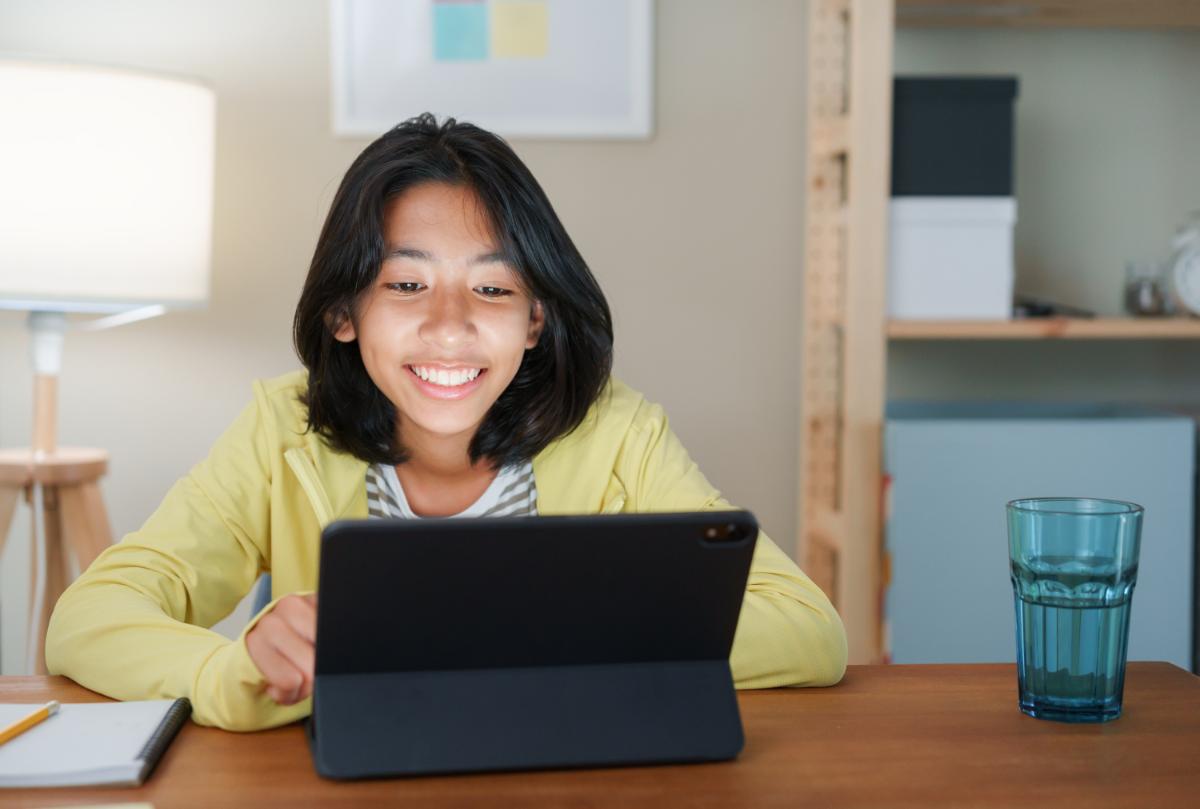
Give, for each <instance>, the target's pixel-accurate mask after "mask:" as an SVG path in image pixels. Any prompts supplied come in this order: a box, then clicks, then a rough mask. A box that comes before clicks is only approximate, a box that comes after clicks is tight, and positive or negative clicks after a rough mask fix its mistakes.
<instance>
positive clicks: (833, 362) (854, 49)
mask: <svg viewBox="0 0 1200 809" xmlns="http://www.w3.org/2000/svg"><path fill="white" fill-rule="evenodd" d="M893 23H895V24H897V25H901V26H913V27H917V26H920V27H931V26H932V27H958V26H972V27H981V26H982V27H1023V28H1045V27H1097V28H1129V29H1154V28H1164V29H1168V28H1169V29H1180V28H1191V29H1200V2H1195V0H1007V1H1006V0H810V3H809V19H808V71H807V91H808V99H807V110H808V117H807V128H808V132H807V135H808V140H807V165H806V175H807V176H806V199H805V234H806V235H805V266H804V299H803V318H804V320H803V331H802V345H801V356H802V367H801V385H802V389H801V397H800V410H801V412H800V448H799V460H800V464H799V470H800V481H799V493H800V497H799V498H798V499H799V503H798V505H799V508H800V512H799V520H798V526H799V531H798V537H797V543H796V554H797V558H799V559H800V560H801V561H802V563H803V565H804V567H805V570H806V571H807V572H808V573H809V575H810V576H812V578H813V579H814V580H815V581H816V582H817V584H818V585H820V586H821V587H822V588H823V589H824V590H825V592H826V593H828V594H829V595H830V597H831V598H832V599H833V601H834V604H835V605H836V606H837V608H838V611H839V612H840V614H841V616H842V619H843V621H844V622H845V624H846V630H847V635H848V637H849V642H850V661H851V662H852V663H870V662H878V661H880V660H882V659H883V654H884V637H883V630H882V618H883V615H882V597H883V593H884V588H885V587H886V585H887V581H888V575H889V574H888V571H887V560H886V557H885V555H884V553H883V541H882V511H883V495H882V491H883V480H882V463H881V461H882V457H881V446H880V445H881V441H882V436H883V430H882V428H883V410H884V399H885V390H886V388H885V375H886V368H887V346H888V342H889V340H911V341H917V340H1184V339H1200V320H1192V319H1186V318H1169V319H1168V318H1163V319H1149V318H1147V319H1133V318H1097V319H1086V320H1084V319H1073V318H1055V319H1045V320H1043V319H1037V320H1021V321H991V322H987V321H984V322H979V321H973V322H925V321H891V322H889V321H888V320H887V316H886V302H885V289H886V277H887V252H886V251H887V240H886V234H887V204H888V194H889V188H888V181H889V163H890V153H889V148H890V139H891V138H890V136H891V85H892V45H893V38H894V25H893Z"/></svg>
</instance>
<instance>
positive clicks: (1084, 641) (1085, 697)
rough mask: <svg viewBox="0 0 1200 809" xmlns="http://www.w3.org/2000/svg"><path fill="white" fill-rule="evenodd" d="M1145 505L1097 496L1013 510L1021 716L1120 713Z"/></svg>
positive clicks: (1065, 718)
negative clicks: (1130, 611) (1130, 610)
mask: <svg viewBox="0 0 1200 809" xmlns="http://www.w3.org/2000/svg"><path fill="white" fill-rule="evenodd" d="M1142 514H1143V511H1142V507H1141V506H1139V505H1136V504H1134V503H1125V502H1122V501H1119V500H1102V499H1096V498H1083V497H1078V498H1065V497H1058V498H1032V499H1027V500H1014V501H1012V502H1011V503H1009V504H1008V551H1009V560H1010V562H1011V568H1012V583H1013V601H1014V603H1015V606H1016V614H1017V690H1018V694H1019V704H1020V707H1021V710H1022V711H1024V712H1025V713H1027V714H1029V715H1030V716H1035V717H1037V718H1039V719H1055V720H1058V721H1062V722H1107V721H1109V720H1112V719H1116V718H1117V717H1119V716H1120V715H1121V696H1122V692H1123V691H1124V687H1125V657H1126V652H1127V650H1128V644H1129V608H1130V605H1131V603H1132V599H1133V586H1134V583H1135V582H1136V581H1137V568H1138V549H1139V546H1140V543H1141V533H1142Z"/></svg>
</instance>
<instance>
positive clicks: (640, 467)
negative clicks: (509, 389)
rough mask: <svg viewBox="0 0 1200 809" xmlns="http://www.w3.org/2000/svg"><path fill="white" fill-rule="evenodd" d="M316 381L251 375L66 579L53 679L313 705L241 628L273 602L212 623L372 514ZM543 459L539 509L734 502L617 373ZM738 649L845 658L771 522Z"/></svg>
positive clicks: (766, 669) (220, 701)
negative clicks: (105, 545) (85, 564)
mask: <svg viewBox="0 0 1200 809" xmlns="http://www.w3.org/2000/svg"><path fill="white" fill-rule="evenodd" d="M305 380H306V376H305V373H304V372H303V371H298V372H294V373H291V374H287V375H285V376H282V377H279V378H276V379H273V380H268V381H262V382H256V383H255V384H254V399H253V401H252V402H251V403H250V405H249V406H248V407H247V408H246V409H245V410H244V411H243V412H242V413H241V415H240V416H239V417H238V418H237V420H236V421H235V422H234V423H233V425H232V426H231V427H230V428H229V429H228V430H227V431H226V432H225V434H224V435H223V436H222V437H221V438H220V439H219V440H218V441H217V443H216V445H215V446H214V447H213V449H212V451H211V452H210V454H209V456H208V458H206V459H205V460H204V461H202V462H201V463H200V464H198V465H197V466H196V467H195V468H193V469H192V470H191V472H190V473H189V474H188V475H187V477H185V478H183V479H182V480H181V481H179V482H178V483H176V484H175V486H174V487H172V488H171V490H170V491H169V492H168V493H167V496H166V498H165V499H164V500H163V503H162V505H161V506H159V508H158V510H157V511H155V512H154V514H153V515H152V516H151V517H150V519H149V520H147V521H146V524H145V525H144V526H143V527H142V528H141V530H139V531H135V532H133V533H132V534H129V535H128V536H126V537H125V538H124V539H123V540H121V542H119V543H117V544H116V545H113V546H112V547H111V548H109V549H107V550H106V551H104V553H102V554H101V555H100V556H99V557H98V558H97V559H96V561H95V562H93V563H92V565H91V566H90V567H89V568H88V569H87V571H86V572H85V573H84V574H83V575H82V576H80V577H79V579H78V580H77V581H76V582H75V583H74V584H72V585H71V587H70V588H68V589H67V591H66V592H65V593H64V594H63V596H62V598H61V599H60V600H59V602H58V604H57V606H56V607H55V609H54V614H53V616H52V617H51V620H50V627H49V631H48V634H47V637H46V665H47V666H48V668H49V670H50V672H51V673H52V674H65V675H66V676H68V677H70V678H72V679H73V680H75V681H76V682H78V683H80V684H81V685H84V686H86V687H88V688H90V689H92V690H94V691H99V692H100V693H102V694H107V695H108V696H111V697H115V698H117V699H162V698H174V697H188V698H189V699H190V700H191V701H192V705H193V711H194V712H193V714H192V716H193V718H194V719H195V720H196V721H197V722H198V723H200V724H203V725H216V726H218V727H222V728H226V729H228V730H258V729H262V728H269V727H274V726H277V725H282V724H285V723H288V722H292V721H294V720H296V719H300V718H302V717H304V716H306V715H308V714H309V713H310V712H311V709H312V702H311V699H305V700H303V701H301V702H299V703H297V704H295V705H289V706H285V705H279V704H277V703H276V702H274V701H273V700H272V699H271V698H270V697H268V696H267V695H266V693H265V691H264V679H263V676H262V673H261V672H260V671H259V670H258V668H257V667H256V666H255V665H254V662H253V661H252V660H251V659H250V656H249V654H248V653H247V651H246V643H245V638H246V633H247V632H248V631H249V630H250V629H251V628H252V627H253V626H254V624H255V622H256V621H257V620H258V618H259V617H261V616H262V615H263V614H265V613H266V612H267V611H268V610H270V609H271V607H273V606H274V604H275V601H272V602H271V604H270V605H268V606H267V607H266V608H264V610H263V611H262V612H260V613H259V615H258V616H255V618H254V620H252V621H251V622H250V624H249V625H248V626H247V627H246V629H245V630H243V632H242V634H241V636H240V637H239V638H238V639H237V640H233V641H231V640H229V639H228V638H225V637H223V636H222V635H220V634H218V633H216V632H213V631H212V630H211V629H208V627H211V626H212V625H213V624H214V623H216V622H217V621H219V620H221V619H222V618H224V617H225V616H226V615H228V614H229V613H230V612H231V611H232V610H233V608H234V607H235V606H237V604H238V603H239V602H240V601H241V599H242V598H243V597H244V596H245V595H246V594H247V593H248V592H249V591H250V589H251V587H253V585H254V582H255V580H256V579H257V578H258V576H259V574H260V573H263V572H265V571H270V573H271V580H272V589H273V593H272V595H273V596H274V598H275V599H276V600H278V599H279V598H281V597H283V596H285V595H288V594H290V593H303V592H311V591H313V590H315V589H316V585H317V561H318V549H319V543H320V536H321V529H322V528H323V527H324V526H325V525H326V524H327V523H329V522H331V521H333V520H335V519H350V518H356V519H364V518H366V516H367V500H366V485H365V476H366V467H367V464H366V462H364V461H361V460H359V459H358V458H355V457H353V456H351V455H348V454H346V453H343V452H338V451H336V450H334V449H332V448H331V447H329V445H328V444H326V443H325V441H324V440H323V439H321V438H320V437H319V436H317V435H315V434H313V433H311V432H307V431H306V419H305V409H304V407H303V405H301V404H300V402H299V396H300V394H301V393H302V392H303V390H304V385H305ZM533 472H534V479H535V481H536V484H537V509H538V513H539V514H544V515H551V514H595V513H610V512H618V511H628V512H647V511H699V510H704V509H728V508H731V506H730V505H729V504H728V503H727V502H726V501H725V500H723V499H722V498H721V495H720V493H719V492H718V491H717V490H716V489H714V488H713V487H712V486H711V485H710V484H709V482H708V481H707V480H705V478H704V476H703V475H702V474H701V473H700V470H699V469H698V468H697V467H696V465H695V463H693V462H692V460H691V459H690V458H689V457H688V454H687V452H686V451H685V450H684V448H683V446H682V445H681V444H680V442H679V440H678V439H677V438H676V437H675V435H674V434H673V433H672V432H671V430H670V429H669V428H668V427H667V419H666V416H665V415H664V414H663V411H662V408H661V407H659V406H658V405H654V404H650V403H648V402H647V401H646V400H645V399H644V398H643V397H642V396H641V395H640V394H638V393H636V392H635V391H633V390H631V389H630V388H628V387H626V386H625V385H623V384H621V383H620V382H617V381H615V380H613V381H612V382H611V383H610V384H609V385H608V386H607V387H606V388H605V391H604V393H603V394H602V395H601V396H600V398H599V400H598V401H597V402H596V403H595V404H594V405H593V406H592V408H591V410H590V411H589V412H588V415H587V417H586V418H585V419H584V421H583V423H582V424H581V425H580V426H579V427H578V428H576V429H575V430H574V431H573V432H571V433H570V434H569V435H566V436H563V437H561V438H559V439H558V440H556V441H555V442H554V443H552V444H551V445H550V446H548V447H547V448H546V449H545V450H543V451H542V452H541V453H539V454H538V455H537V456H536V457H535V458H534V459H533ZM662 573H663V575H664V576H669V575H670V571H666V570H664V571H663V572H662ZM453 597H454V595H453V593H447V594H446V598H447V599H450V598H453ZM730 662H731V666H732V669H733V676H734V679H735V681H736V684H737V686H738V687H739V688H765V687H771V686H781V685H832V684H833V683H836V682H837V681H838V680H840V679H841V677H842V674H843V672H844V671H845V666H846V636H845V630H844V629H843V628H842V623H841V620H840V619H839V618H838V615H837V613H836V612H835V611H834V609H833V606H832V605H831V604H830V603H829V600H828V599H827V598H826V597H825V595H824V594H823V593H822V592H821V590H820V589H819V588H818V587H817V586H816V585H814V584H813V583H812V581H811V580H810V579H809V578H808V577H807V576H805V575H804V574H803V573H802V572H801V571H800V569H799V568H797V567H796V565H795V564H794V563H793V562H792V561H791V559H789V558H788V556H787V555H786V554H784V553H783V552H782V551H781V550H780V549H779V548H778V547H777V546H776V545H775V543H773V542H772V541H771V540H770V539H769V538H767V536H766V535H765V534H759V537H758V545H757V548H756V550H755V552H754V561H753V564H752V567H751V570H750V579H749V583H748V584H747V586H746V597H745V600H744V603H743V605H742V612H741V616H740V618H739V622H738V627H737V634H736V636H735V639H734V643H733V651H732V654H731V656H730Z"/></svg>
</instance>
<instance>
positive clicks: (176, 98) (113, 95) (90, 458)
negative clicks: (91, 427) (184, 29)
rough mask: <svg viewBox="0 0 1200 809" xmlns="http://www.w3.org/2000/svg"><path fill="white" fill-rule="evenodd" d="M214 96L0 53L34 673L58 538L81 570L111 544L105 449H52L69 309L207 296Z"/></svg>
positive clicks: (4, 520)
mask: <svg viewBox="0 0 1200 809" xmlns="http://www.w3.org/2000/svg"><path fill="white" fill-rule="evenodd" d="M215 107H216V104H215V99H214V97H213V93H212V90H211V89H209V88H207V87H204V86H202V85H199V84H196V83H194V82H190V81H182V80H179V79H177V78H173V77H164V76H158V75H150V74H146V73H141V72H134V71H128V70H120V69H113V68H102V67H90V66H75V65H63V64H52V63H46V62H36V61H28V60H11V59H0V114H2V115H3V118H4V123H3V125H2V126H0V178H3V179H2V180H0V308H2V309H18V310H22V311H26V312H29V318H28V324H29V332H30V338H31V340H30V342H31V349H32V351H31V354H32V360H33V378H34V386H33V389H34V410H33V413H34V416H33V430H32V447H31V448H27V449H15V450H0V549H2V548H3V545H4V541H5V537H6V536H7V534H8V529H9V525H10V523H11V520H12V516H13V513H14V511H15V509H16V503H17V499H18V496H19V495H22V494H23V495H24V497H25V499H26V501H27V502H28V503H29V504H30V506H31V509H32V514H33V519H32V520H31V523H32V526H33V531H32V539H31V542H32V547H31V549H30V550H31V553H30V557H31V559H32V565H31V582H30V593H31V603H30V611H29V613H30V614H29V640H30V644H29V649H30V660H31V666H30V668H31V669H32V670H33V671H34V672H36V673H44V671H45V656H44V654H43V648H44V643H45V633H46V625H47V623H48V622H49V618H50V612H51V610H52V609H53V606H54V604H55V602H56V601H57V600H58V597H59V595H61V593H62V591H63V589H65V587H66V583H67V581H68V578H69V575H70V573H69V567H68V563H67V555H66V553H65V550H66V548H68V547H69V548H70V549H71V550H73V551H74V553H75V556H76V558H77V562H78V565H79V569H80V570H83V569H84V568H86V567H87V565H88V564H90V563H91V561H92V560H93V559H94V558H95V557H96V555H97V554H99V552H100V551H101V550H103V549H104V548H105V547H107V546H108V545H109V544H111V542H112V538H111V534H110V532H109V527H108V518H107V515H106V514H105V510H104V504H103V500H102V499H101V497H100V489H99V485H98V480H99V478H100V477H101V476H102V475H103V474H104V473H105V471H106V469H107V464H108V455H107V453H105V452H104V451H103V450H99V449H79V448H64V447H59V446H58V445H57V437H56V432H57V430H56V404H57V396H58V376H59V369H60V366H61V363H62V349H63V341H64V336H65V333H66V331H67V329H68V323H69V321H68V318H67V315H68V314H69V313H84V314H85V315H86V314H88V313H91V314H95V315H98V316H100V317H99V319H97V320H93V321H90V322H87V323H84V324H83V326H82V327H83V328H89V327H90V328H96V327H107V326H111V325H118V324H120V323H122V322H128V321H130V320H135V319H140V318H143V317H148V316H151V315H155V314H161V313H162V312H164V311H166V310H167V309H169V308H175V307H194V306H199V305H202V304H203V303H204V302H205V301H206V300H207V298H208V284H209V265H210V252H211V231H212V200H213V151H214V148H213V144H214V129H215V125H214V119H215ZM39 567H40V569H41V573H42V575H39Z"/></svg>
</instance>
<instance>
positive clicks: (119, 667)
mask: <svg viewBox="0 0 1200 809" xmlns="http://www.w3.org/2000/svg"><path fill="white" fill-rule="evenodd" d="M255 392H256V400H255V402H254V403H252V404H251V405H250V406H249V407H247V408H246V410H245V411H243V412H242V414H241V415H240V416H239V417H238V419H237V421H235V422H234V424H233V425H232V426H231V427H230V428H229V430H227V431H226V433H225V435H223V436H222V437H221V438H220V440H219V441H218V442H217V444H216V445H215V446H214V448H213V450H212V452H211V453H210V455H209V457H208V458H207V459H205V460H204V461H203V462H201V463H200V464H199V465H198V466H196V467H195V468H194V469H192V471H191V472H190V473H189V474H188V475H187V477H185V478H184V479H183V480H181V481H179V482H178V483H177V484H175V486H174V487H172V488H171V490H170V492H168V493H167V496H166V498H165V499H164V500H163V503H162V505H161V506H160V507H159V508H158V510H157V511H156V512H155V513H154V514H153V515H152V516H151V517H150V519H149V520H147V521H146V524H145V525H144V526H143V527H142V528H141V530H139V531H135V532H134V533H132V534H129V535H128V536H126V537H125V538H124V539H123V540H122V541H121V542H120V543H118V544H116V545H113V546H112V547H111V548H109V549H107V550H106V551H104V552H103V553H102V554H100V556H99V557H97V559H96V561H95V562H93V563H92V565H91V566H90V567H89V568H88V569H87V571H86V572H85V573H84V574H83V575H82V576H80V577H79V579H78V580H77V581H76V582H75V583H74V584H72V585H71V587H69V588H68V589H67V591H66V592H65V593H64V594H63V596H62V598H61V599H59V602H58V604H57V606H56V607H55V609H54V614H53V616H52V617H51V620H50V626H49V630H48V632H47V636H46V665H47V667H48V669H49V671H50V673H51V674H65V675H67V676H68V677H70V678H71V679H73V680H75V681H76V682H78V683H80V684H81V685H84V686H86V687H88V688H91V689H92V690H94V691H99V692H100V693H102V694H106V695H108V696H110V697H116V698H117V699H161V698H175V697H188V698H189V699H190V700H191V701H192V706H193V714H192V716H193V718H194V719H195V720H196V721H197V722H198V723H200V724H204V725H217V726H219V727H223V728H226V729H229V730H251V729H258V728H264V727H272V726H275V725H280V724H284V723H286V722H290V721H293V720H295V719H297V718H299V717H301V716H303V715H305V714H307V713H308V710H309V704H308V701H307V700H306V701H304V702H301V703H297V704H296V705H292V706H288V707H282V706H279V705H278V704H276V703H275V702H274V701H272V700H271V699H270V698H269V697H267V696H266V695H265V694H264V693H262V689H263V678H262V675H261V673H260V672H259V671H258V669H257V668H256V667H255V666H254V664H253V662H251V660H250V656H249V655H248V654H247V652H246V644H245V641H244V638H245V635H246V632H248V631H249V630H250V628H251V627H247V628H246V630H244V631H243V633H242V636H241V637H240V638H238V639H237V640H234V641H230V640H229V639H228V638H225V637H223V636H222V635H219V634H218V633H216V632H213V631H212V630H210V629H207V628H206V627H210V626H212V625H213V624H214V623H216V622H217V621H219V620H221V619H222V618H224V617H225V616H226V615H228V614H229V613H230V612H231V611H232V610H233V608H234V607H235V606H237V604H238V602H239V601H240V600H241V599H242V598H243V597H244V596H245V595H246V593H247V592H249V590H250V588H251V587H252V586H253V584H254V582H255V580H256V579H257V578H258V575H259V572H260V571H261V570H262V569H263V568H264V559H265V558H267V554H268V552H269V550H268V549H269V547H270V545H269V532H270V519H269V511H270V504H269V496H270V484H271V476H272V474H273V471H277V470H272V463H271V460H270V459H269V454H268V451H267V447H268V445H269V442H268V440H267V429H269V425H268V424H267V423H266V422H267V420H266V419H264V418H263V417H262V415H261V414H262V412H264V411H265V407H263V406H261V405H260V403H259V398H260V397H261V396H263V393H262V390H261V388H260V387H259V386H257V385H256V388H255ZM264 613H265V611H264ZM251 626H253V624H251Z"/></svg>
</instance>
